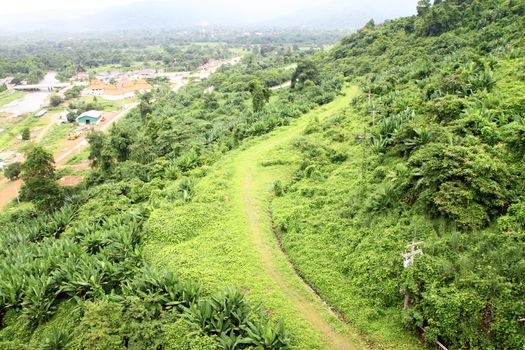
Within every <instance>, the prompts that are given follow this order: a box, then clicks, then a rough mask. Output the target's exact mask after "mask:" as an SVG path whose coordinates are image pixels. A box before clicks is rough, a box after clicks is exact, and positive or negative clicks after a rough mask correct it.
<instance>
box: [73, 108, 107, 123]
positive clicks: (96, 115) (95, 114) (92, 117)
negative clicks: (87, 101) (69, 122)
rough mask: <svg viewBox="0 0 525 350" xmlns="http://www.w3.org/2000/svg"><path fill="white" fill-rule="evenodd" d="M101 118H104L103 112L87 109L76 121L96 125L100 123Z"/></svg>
mask: <svg viewBox="0 0 525 350" xmlns="http://www.w3.org/2000/svg"><path fill="white" fill-rule="evenodd" d="M101 118H102V112H100V111H87V112H84V113H82V114H81V115H79V116H78V117H77V119H76V121H77V123H78V124H80V125H94V124H98V122H99V121H100V119H101Z"/></svg>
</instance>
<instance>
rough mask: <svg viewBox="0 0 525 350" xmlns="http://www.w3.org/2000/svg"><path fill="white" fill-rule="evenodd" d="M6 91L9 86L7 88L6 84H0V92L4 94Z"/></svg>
mask: <svg viewBox="0 0 525 350" xmlns="http://www.w3.org/2000/svg"><path fill="white" fill-rule="evenodd" d="M5 90H7V86H5V84H0V92H4V91H5Z"/></svg>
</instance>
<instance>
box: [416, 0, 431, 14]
mask: <svg viewBox="0 0 525 350" xmlns="http://www.w3.org/2000/svg"><path fill="white" fill-rule="evenodd" d="M429 9H430V0H419V1H418V2H417V15H418V16H424V15H425V14H426V13H427V12H428V10H429Z"/></svg>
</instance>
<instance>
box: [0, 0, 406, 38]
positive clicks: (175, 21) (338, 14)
mask: <svg viewBox="0 0 525 350" xmlns="http://www.w3.org/2000/svg"><path fill="white" fill-rule="evenodd" d="M412 2H413V1H407V2H406V3H407V5H410V6H405V5H400V6H398V8H397V10H396V11H393V12H392V11H386V10H385V9H386V8H390V7H391V5H390V6H386V4H387V2H386V0H378V1H375V2H373V3H372V4H368V3H366V2H365V1H363V0H356V1H352V2H351V3H345V2H342V1H339V0H337V1H333V2H331V3H328V4H325V5H323V6H319V7H314V8H308V9H304V10H299V11H297V12H294V13H292V14H288V15H286V14H284V13H283V11H284V10H283V9H279V8H276V9H275V11H273V10H271V9H268V8H266V9H265V11H264V13H263V11H259V10H258V8H257V6H255V5H254V7H253V8H251V7H250V5H242V6H240V5H239V6H235V7H234V6H232V5H230V6H226V5H225V4H224V3H219V2H210V1H208V0H197V1H192V2H187V1H176V2H173V1H141V2H136V3H131V4H127V5H119V6H111V7H108V8H106V9H103V10H99V11H93V10H87V11H85V10H75V11H73V10H57V11H46V12H44V13H42V12H39V13H28V14H24V15H16V16H13V15H9V16H7V15H4V16H0V31H3V32H6V31H14V32H27V31H37V30H52V31H56V30H60V31H62V32H64V31H69V32H79V31H99V30H123V29H173V28H187V27H190V26H194V25H196V24H198V23H203V22H206V23H210V24H213V25H219V26H230V27H237V26H248V25H257V26H279V27H286V26H314V27H343V28H358V27H360V26H362V25H363V24H365V23H366V22H367V21H368V20H369V19H370V18H374V19H375V20H376V22H378V21H383V20H385V19H387V18H393V17H395V16H401V15H409V14H412V13H413V12H414V11H413V7H414V6H413V4H412ZM268 18H270V19H268Z"/></svg>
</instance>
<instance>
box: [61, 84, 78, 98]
mask: <svg viewBox="0 0 525 350" xmlns="http://www.w3.org/2000/svg"><path fill="white" fill-rule="evenodd" d="M81 90H82V87H80V86H75V87H72V88H71V89H69V90H67V91H66V92H65V93H64V96H65V97H66V99H68V100H72V99H74V98H77V97H79V96H80V91H81Z"/></svg>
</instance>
